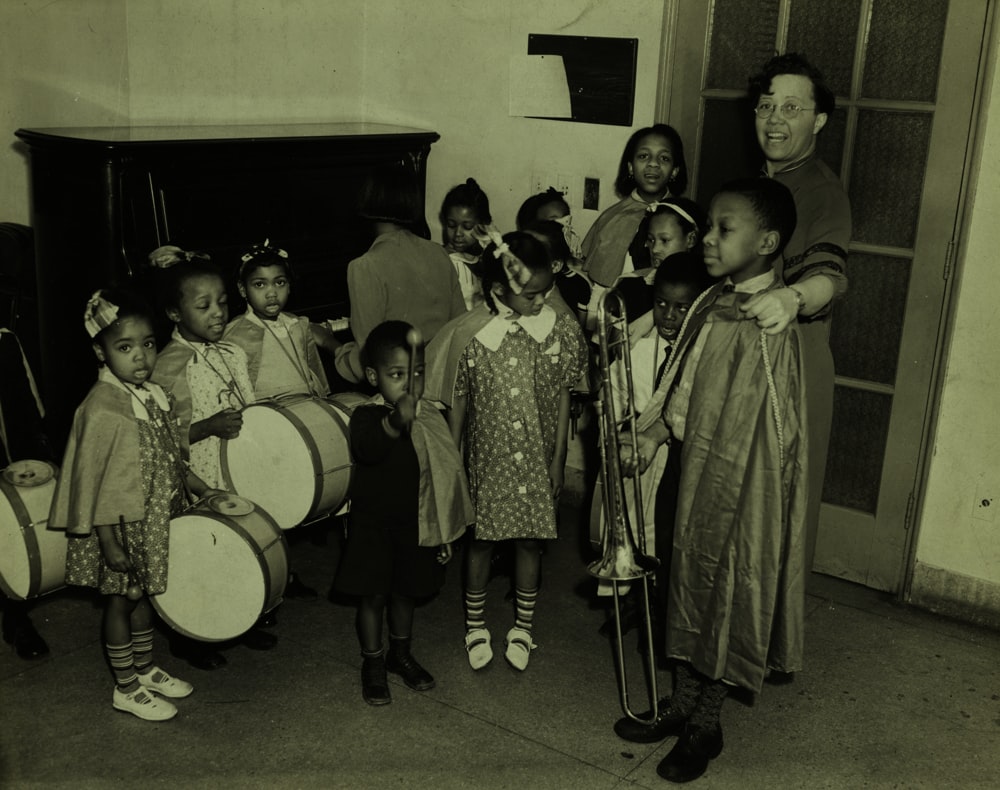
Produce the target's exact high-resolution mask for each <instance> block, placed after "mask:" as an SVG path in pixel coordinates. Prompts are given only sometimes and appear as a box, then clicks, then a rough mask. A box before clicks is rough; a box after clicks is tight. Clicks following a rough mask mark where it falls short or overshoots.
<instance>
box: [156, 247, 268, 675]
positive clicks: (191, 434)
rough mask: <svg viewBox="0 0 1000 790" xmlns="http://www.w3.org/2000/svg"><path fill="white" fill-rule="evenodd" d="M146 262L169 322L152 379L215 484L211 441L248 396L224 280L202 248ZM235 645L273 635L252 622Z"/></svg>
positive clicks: (180, 648) (181, 647)
mask: <svg viewBox="0 0 1000 790" xmlns="http://www.w3.org/2000/svg"><path fill="white" fill-rule="evenodd" d="M149 260H150V263H151V264H152V265H153V266H154V267H155V268H156V269H158V270H159V273H160V274H161V275H162V277H163V282H162V283H161V287H160V295H161V298H162V299H163V301H164V307H165V309H166V313H167V317H168V318H169V319H170V320H171V321H173V322H174V331H173V333H172V334H171V336H170V342H169V343H167V345H166V346H165V347H164V348H163V351H162V352H161V353H160V358H159V364H158V365H157V367H156V372H155V374H154V378H155V380H156V381H157V382H158V383H159V384H161V385H162V386H163V387H164V389H166V390H168V391H169V392H171V393H172V394H173V396H174V397H175V398H176V399H177V420H178V422H179V423H180V426H181V444H182V447H183V449H184V450H185V451H186V452H187V453H188V454H189V458H190V462H191V468H192V469H193V470H194V471H195V473H197V474H198V476H199V477H201V478H202V479H203V480H205V481H206V482H207V483H208V484H209V485H211V486H212V487H213V488H220V489H221V488H223V487H224V484H223V478H222V469H221V464H220V462H219V442H220V441H221V440H222V439H235V438H236V437H237V436H239V433H240V428H241V427H242V425H243V415H242V412H241V409H242V408H243V407H244V406H246V405H247V404H250V403H253V401H254V400H255V398H254V389H253V385H252V384H251V383H250V373H249V371H248V369H247V355H246V353H245V352H244V351H243V349H242V348H240V347H239V346H236V345H233V344H232V343H227V342H224V341H223V340H222V334H223V332H224V331H225V328H226V323H227V321H228V320H229V301H228V297H227V295H226V284H225V282H224V281H223V279H222V275H221V274H220V273H219V270H218V269H217V268H216V267H215V265H214V264H213V263H212V261H211V260H210V259H209V257H208V256H207V255H205V254H203V253H198V252H186V251H184V250H182V249H180V248H179V247H174V246H165V247H159V248H158V249H156V250H153V252H152V253H150V255H149ZM175 639H177V640H178V641H177V642H176V644H175V651H177V652H180V653H182V654H184V655H185V657H186V658H187V659H188V661H189V663H191V664H192V665H193V666H195V667H197V668H199V669H218V668H219V667H221V666H223V665H224V664H225V663H226V659H225V657H224V656H223V655H222V654H221V653H219V652H217V651H215V650H211V649H209V648H208V646H207V645H204V644H201V643H198V642H193V641H191V640H182V639H181V638H180V637H175ZM242 642H243V644H244V645H246V646H247V647H249V648H251V649H253V650H270V649H271V648H272V647H274V646H275V645H276V644H277V642H278V640H277V637H275V636H274V635H273V634H270V633H268V632H267V631H264V630H262V629H261V628H258V627H254V628H251V629H250V630H249V631H247V633H246V634H244V635H243V637H242Z"/></svg>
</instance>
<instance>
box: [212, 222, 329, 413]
mask: <svg viewBox="0 0 1000 790" xmlns="http://www.w3.org/2000/svg"><path fill="white" fill-rule="evenodd" d="M236 285H237V287H238V288H239V291H240V296H242V297H243V298H244V299H246V300H247V311H246V313H244V314H243V315H241V316H238V317H237V318H234V319H233V320H232V321H230V322H229V325H228V326H227V327H226V331H225V334H224V335H223V338H224V339H225V340H228V341H229V342H231V343H234V344H236V345H237V346H239V347H240V348H242V349H243V350H244V351H245V352H246V355H247V360H248V369H249V373H250V380H251V382H252V383H253V387H254V392H255V393H256V395H257V398H258V399H260V398H276V397H280V396H282V395H315V396H318V397H321V398H323V397H326V396H327V395H329V394H330V385H329V383H328V382H327V378H326V372H325V371H324V370H323V363H322V361H321V360H320V357H319V348H320V347H324V348H327V349H333V348H335V347H337V346H339V345H340V344H339V343H338V341H337V340H336V339H334V337H333V333H332V332H330V331H329V330H328V329H327V328H325V327H323V326H320V325H318V324H314V323H312V322H310V321H309V319H308V318H305V317H301V316H296V315H292V314H291V313H287V312H285V305H286V304H287V302H288V297H289V295H290V294H291V290H292V268H291V262H290V261H289V260H288V253H287V252H285V251H284V250H282V249H278V248H277V247H272V246H270V244H269V243H268V242H267V241H266V240H265V242H264V243H263V244H255V245H254V246H253V247H252V248H251V249H250V251H249V252H247V253H246V254H245V255H244V256H243V257H242V258H241V263H240V270H239V275H238V278H237V283H236Z"/></svg>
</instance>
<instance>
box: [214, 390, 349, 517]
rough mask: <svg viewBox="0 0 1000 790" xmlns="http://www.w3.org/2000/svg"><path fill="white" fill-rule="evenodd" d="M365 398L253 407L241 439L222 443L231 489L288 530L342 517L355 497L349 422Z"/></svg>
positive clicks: (277, 402) (287, 400) (245, 419)
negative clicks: (331, 516)
mask: <svg viewBox="0 0 1000 790" xmlns="http://www.w3.org/2000/svg"><path fill="white" fill-rule="evenodd" d="M365 400H367V398H365V397H364V396H363V395H359V394H357V393H353V392H350V393H342V394H340V395H336V396H334V397H332V398H312V397H300V396H292V397H289V398H282V399H279V400H273V401H262V402H260V403H254V404H251V405H250V406H247V407H246V408H245V409H244V410H243V427H242V428H241V429H240V435H239V436H238V437H237V438H236V439H229V440H227V441H223V442H221V443H220V452H221V459H220V460H221V466H222V475H223V478H224V480H225V482H226V487H227V488H228V489H229V490H231V491H234V492H235V493H237V494H239V495H240V496H245V497H248V498H249V499H252V500H253V501H254V502H256V503H257V504H258V505H260V506H261V507H262V508H263V509H264V510H266V511H267V512H268V513H269V514H270V515H271V516H272V517H273V518H274V520H275V521H276V522H278V525H279V526H280V527H281V528H282V529H290V528H292V527H295V526H298V525H299V524H301V523H302V522H303V521H306V520H307V519H314V518H319V517H320V516H324V515H326V514H328V513H332V512H334V511H335V510H336V509H337V508H338V507H339V506H340V505H341V504H343V503H344V501H345V500H346V499H347V496H348V491H349V490H350V485H351V475H352V472H353V469H354V463H353V461H352V459H351V449H350V441H349V431H348V424H349V423H350V420H351V414H352V413H353V412H354V408H355V407H356V406H357V405H358V404H360V403H364V402H365Z"/></svg>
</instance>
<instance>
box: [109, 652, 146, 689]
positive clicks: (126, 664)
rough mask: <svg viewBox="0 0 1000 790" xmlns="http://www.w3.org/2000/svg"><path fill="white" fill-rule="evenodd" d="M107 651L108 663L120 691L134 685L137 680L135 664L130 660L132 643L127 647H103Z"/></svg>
mask: <svg viewBox="0 0 1000 790" xmlns="http://www.w3.org/2000/svg"><path fill="white" fill-rule="evenodd" d="M105 647H106V648H107V651H108V661H109V662H110V663H111V671H112V672H114V673H115V682H116V683H117V684H118V687H119V688H121V689H127V688H128V687H129V686H132V685H134V684H135V683H136V682H137V681H138V678H137V677H136V674H135V662H134V661H133V659H132V643H131V642H129V643H128V644H127V645H105Z"/></svg>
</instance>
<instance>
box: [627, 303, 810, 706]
mask: <svg viewBox="0 0 1000 790" xmlns="http://www.w3.org/2000/svg"><path fill="white" fill-rule="evenodd" d="M749 296H750V295H749V294H739V293H723V291H722V284H718V285H716V286H713V288H712V289H710V290H709V292H708V296H707V298H705V299H704V300H703V301H702V304H701V305H699V306H698V307H697V308H696V310H695V311H694V312H695V315H694V316H693V317H692V318H691V319H690V320H689V322H688V326H687V327H686V328H685V331H684V332H683V333H682V337H681V338H680V340H679V343H678V346H681V347H682V348H681V351H680V352H679V353H678V354H676V355H675V358H674V360H673V361H672V364H671V365H670V369H669V370H668V374H667V375H666V376H665V377H664V379H665V381H664V382H663V383H662V385H661V388H660V390H658V392H657V395H660V396H664V397H665V395H666V393H668V392H669V391H670V388H671V386H672V383H673V381H675V380H676V378H677V376H678V373H679V371H680V369H681V368H682V367H683V361H684V357H685V355H686V352H687V351H688V350H689V349H690V347H691V346H692V345H693V343H692V341H693V339H694V338H695V337H697V336H698V335H699V334H700V333H701V332H707V333H708V334H707V335H706V336H705V341H704V347H703V351H702V354H701V357H700V359H699V360H698V364H697V368H696V370H695V371H694V372H693V378H692V390H691V397H690V405H689V408H688V413H687V419H686V426H685V432H684V444H683V452H682V456H681V469H682V472H681V482H680V492H679V501H678V507H677V520H676V527H675V533H674V554H673V564H672V566H671V571H670V598H669V604H668V607H667V609H668V613H667V651H668V655H670V656H671V657H672V658H676V659H680V660H684V661H688V662H690V663H691V664H692V665H693V666H694V668H695V669H697V670H698V671H699V672H701V673H702V674H704V675H707V676H708V677H710V678H714V679H722V680H725V681H726V682H728V683H732V684H735V685H739V686H742V687H744V688H747V689H749V690H751V691H754V692H757V691H759V690H760V687H761V684H762V683H763V679H764V675H765V672H766V670H767V668H768V667H770V668H773V669H777V670H781V671H785V672H794V671H798V670H799V669H801V666H802V650H803V632H804V607H805V575H806V563H805V520H806V498H807V488H808V485H807V481H808V469H807V466H808V463H807V452H808V447H807V437H806V406H805V404H806V400H805V380H804V376H803V356H802V344H801V337H800V334H799V328H798V326H797V325H796V324H794V323H793V324H792V325H790V326H789V327H788V328H787V329H786V330H785V331H784V332H782V333H780V334H778V335H766V334H764V333H763V332H761V330H760V329H758V328H757V326H756V323H755V322H753V321H750V320H746V319H745V318H743V317H742V314H741V313H740V311H739V305H740V304H742V302H743V301H745V300H746V299H747V298H749ZM648 411H650V412H651V411H653V408H652V406H651V407H650V409H649V410H648ZM643 417H644V418H645V417H646V415H645V414H644V415H643ZM658 418H660V414H659V410H657V414H656V415H655V417H651V418H650V419H658Z"/></svg>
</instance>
